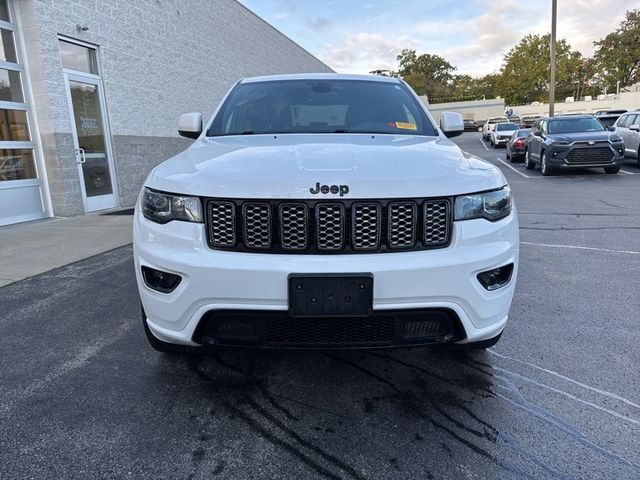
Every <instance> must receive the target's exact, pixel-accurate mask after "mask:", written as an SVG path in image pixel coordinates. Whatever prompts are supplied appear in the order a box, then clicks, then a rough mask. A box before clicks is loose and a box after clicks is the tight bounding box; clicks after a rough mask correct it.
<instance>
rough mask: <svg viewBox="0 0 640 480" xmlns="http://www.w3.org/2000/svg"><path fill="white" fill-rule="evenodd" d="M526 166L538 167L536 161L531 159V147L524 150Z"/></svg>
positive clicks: (528, 167)
mask: <svg viewBox="0 0 640 480" xmlns="http://www.w3.org/2000/svg"><path fill="white" fill-rule="evenodd" d="M524 168H526V169H527V170H533V169H534V168H536V164H535V162H534V161H533V160H531V156H530V155H529V149H527V150H525V151H524Z"/></svg>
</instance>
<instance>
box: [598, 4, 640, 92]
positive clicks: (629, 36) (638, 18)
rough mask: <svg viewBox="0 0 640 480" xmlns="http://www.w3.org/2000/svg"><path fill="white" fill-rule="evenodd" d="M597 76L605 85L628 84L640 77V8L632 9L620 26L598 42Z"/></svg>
mask: <svg viewBox="0 0 640 480" xmlns="http://www.w3.org/2000/svg"><path fill="white" fill-rule="evenodd" d="M593 45H594V46H595V47H596V51H595V55H594V61H595V64H596V79H597V81H598V82H599V83H601V85H602V86H607V87H609V88H610V89H613V88H615V86H616V83H617V82H618V81H620V86H622V87H626V86H627V85H631V84H633V83H635V82H638V81H640V9H636V10H629V11H627V13H626V15H625V19H624V20H623V21H622V22H621V23H620V26H619V27H618V28H617V29H616V30H615V31H614V32H611V33H610V34H609V35H607V36H605V37H604V38H602V39H601V40H599V41H597V42H593Z"/></svg>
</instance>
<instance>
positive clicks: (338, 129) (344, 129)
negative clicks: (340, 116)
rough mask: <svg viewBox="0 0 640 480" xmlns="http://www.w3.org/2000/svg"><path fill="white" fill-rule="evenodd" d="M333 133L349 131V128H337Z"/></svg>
mask: <svg viewBox="0 0 640 480" xmlns="http://www.w3.org/2000/svg"><path fill="white" fill-rule="evenodd" d="M333 133H349V130H347V129H346V128H337V129H335V130H334V131H333Z"/></svg>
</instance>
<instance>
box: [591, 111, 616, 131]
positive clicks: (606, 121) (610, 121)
mask: <svg viewBox="0 0 640 480" xmlns="http://www.w3.org/2000/svg"><path fill="white" fill-rule="evenodd" d="M596 118H597V119H598V121H599V122H600V123H601V124H602V125H603V126H604V128H606V129H608V130H609V129H610V127H613V125H614V123H616V121H617V120H618V119H619V118H620V114H619V113H612V114H608V115H596Z"/></svg>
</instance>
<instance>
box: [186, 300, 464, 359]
mask: <svg viewBox="0 0 640 480" xmlns="http://www.w3.org/2000/svg"><path fill="white" fill-rule="evenodd" d="M464 338H465V334H464V329H463V328H462V324H461V322H460V319H459V318H458V315H457V314H456V313H455V312H454V311H453V310H450V309H446V308H429V309H412V310H379V311H374V312H373V314H372V315H370V316H368V317H341V318H333V317H329V318H325V317H322V318H315V317H311V318H309V317H305V318H294V317H292V316H290V315H289V313H288V312H283V311H269V310H259V311H256V310H212V311H209V312H207V313H206V314H205V315H204V316H203V317H202V319H201V320H200V323H199V324H198V327H197V328H196V330H195V332H194V335H193V341H194V342H196V343H199V344H201V345H209V346H238V347H250V348H273V349H354V348H389V347H408V346H418V345H430V344H440V343H449V342H457V341H460V340H462V339H464Z"/></svg>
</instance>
